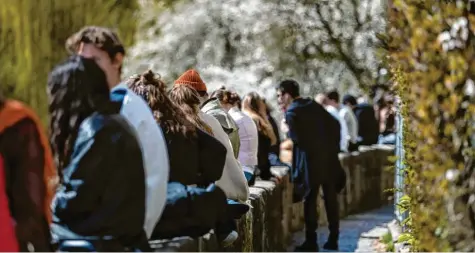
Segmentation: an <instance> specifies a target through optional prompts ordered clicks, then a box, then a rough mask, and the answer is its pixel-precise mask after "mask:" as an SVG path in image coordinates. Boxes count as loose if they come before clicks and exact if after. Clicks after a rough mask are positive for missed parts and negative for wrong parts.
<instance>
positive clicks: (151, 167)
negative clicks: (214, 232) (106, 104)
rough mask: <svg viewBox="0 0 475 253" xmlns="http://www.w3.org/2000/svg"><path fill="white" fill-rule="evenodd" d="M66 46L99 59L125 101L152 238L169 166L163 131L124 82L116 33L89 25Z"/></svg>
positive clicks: (116, 97)
mask: <svg viewBox="0 0 475 253" xmlns="http://www.w3.org/2000/svg"><path fill="white" fill-rule="evenodd" d="M66 48H67V49H68V50H69V51H70V52H71V53H73V54H76V53H77V54H79V55H80V56H83V57H85V58H92V59H94V60H95V61H96V63H97V64H98V65H99V66H100V67H101V69H102V70H103V71H104V72H105V74H106V77H107V82H108V85H109V89H111V98H112V100H114V101H117V102H120V103H121V104H122V107H121V108H120V114H122V115H123V116H124V117H125V118H126V119H127V121H128V122H129V123H130V124H131V125H132V127H133V128H134V130H135V134H136V135H137V137H138V141H139V144H140V146H141V148H142V155H143V162H144V168H145V175H146V186H147V191H146V192H147V193H146V213H145V222H144V229H145V232H146V234H147V236H148V237H149V238H150V236H151V234H152V232H153V229H154V227H155V225H156V224H157V222H158V220H159V219H160V216H161V214H162V212H163V209H164V207H165V201H166V195H167V182H168V173H169V169H170V165H169V161H168V151H167V144H166V142H165V137H164V136H163V133H162V130H161V128H160V126H158V125H157V123H156V122H155V119H154V117H153V114H152V111H151V110H150V108H149V106H148V105H147V103H146V102H145V101H144V100H143V99H142V98H141V97H140V96H138V95H137V94H135V93H134V92H132V91H131V90H130V89H128V88H127V85H126V84H125V83H123V82H121V78H120V75H121V72H122V61H123V58H124V56H125V48H124V46H123V44H122V42H121V41H120V39H119V37H118V35H117V34H116V33H115V32H113V31H112V30H110V29H108V28H105V27H98V26H87V27H84V28H83V29H81V30H80V31H79V32H77V33H75V34H73V35H72V36H71V37H69V38H68V40H67V41H66Z"/></svg>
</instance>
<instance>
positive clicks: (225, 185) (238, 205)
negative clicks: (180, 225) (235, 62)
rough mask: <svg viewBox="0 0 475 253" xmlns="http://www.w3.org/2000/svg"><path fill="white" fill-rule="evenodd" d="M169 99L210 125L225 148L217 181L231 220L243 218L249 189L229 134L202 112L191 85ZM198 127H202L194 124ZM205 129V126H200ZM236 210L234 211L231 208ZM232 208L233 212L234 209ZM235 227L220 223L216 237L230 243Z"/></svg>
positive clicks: (175, 91) (174, 91)
mask: <svg viewBox="0 0 475 253" xmlns="http://www.w3.org/2000/svg"><path fill="white" fill-rule="evenodd" d="M170 99H172V100H173V101H174V102H175V103H177V104H178V105H179V106H180V107H181V108H182V109H183V111H184V112H185V114H186V115H187V118H189V119H191V121H192V122H204V123H200V124H201V125H206V126H209V127H210V128H211V130H212V132H213V134H214V137H216V139H217V140H218V141H220V142H221V143H222V144H223V145H224V146H225V147H226V162H225V164H224V171H223V176H222V177H221V178H220V179H219V180H218V181H217V182H216V185H217V186H219V187H220V188H221V189H223V191H224V192H225V194H226V197H227V198H228V199H229V200H228V203H229V204H230V205H229V206H230V207H229V208H228V209H229V210H228V213H230V214H231V216H233V217H231V218H232V219H234V218H238V217H240V216H241V215H242V214H244V213H246V212H247V211H248V210H249V207H248V206H247V205H245V204H243V203H245V202H247V200H248V198H249V187H248V185H247V181H246V178H245V177H244V172H243V170H242V168H241V166H240V165H239V162H238V161H237V160H236V158H235V157H234V153H233V148H232V146H231V141H230V140H229V137H228V135H227V134H226V133H225V132H224V130H223V128H222V127H221V124H220V123H219V122H218V120H217V119H215V118H214V117H213V116H211V115H208V114H205V113H203V112H202V111H200V109H199V106H200V100H199V96H198V93H197V91H196V90H194V89H193V88H191V87H190V86H188V85H178V86H177V85H175V86H174V87H173V89H172V90H171V91H170ZM195 124H196V125H197V127H199V128H200V125H198V124H197V123H195ZM201 127H202V126H201ZM231 207H234V208H231ZM231 209H232V210H231ZM235 229H236V226H235V224H234V223H233V222H232V220H231V221H230V222H225V223H220V225H218V227H217V231H216V232H217V236H218V238H219V240H221V241H222V242H223V243H224V244H226V245H227V244H229V243H231V242H233V241H235V240H236V239H237V232H236V231H235Z"/></svg>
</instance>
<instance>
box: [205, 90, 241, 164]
mask: <svg viewBox="0 0 475 253" xmlns="http://www.w3.org/2000/svg"><path fill="white" fill-rule="evenodd" d="M201 111H202V112H204V113H206V114H208V115H211V116H213V117H214V118H216V119H217V120H218V122H219V123H220V124H221V127H222V128H223V130H224V132H226V133H227V134H228V137H229V140H230V141H231V145H232V146H233V152H234V157H235V158H238V154H239V147H240V140H239V133H238V130H239V128H238V126H237V124H236V122H235V121H234V120H233V118H231V116H230V115H229V114H228V113H227V112H226V111H225V110H224V109H223V107H222V106H221V104H220V103H219V100H218V99H217V98H210V99H208V100H207V101H206V102H204V103H203V105H202V106H201Z"/></svg>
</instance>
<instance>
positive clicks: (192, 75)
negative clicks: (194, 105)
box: [175, 69, 207, 92]
mask: <svg viewBox="0 0 475 253" xmlns="http://www.w3.org/2000/svg"><path fill="white" fill-rule="evenodd" d="M180 84H185V85H189V86H191V87H193V88H194V89H195V90H196V91H204V92H206V91H207V89H206V84H205V83H204V82H203V80H201V77H200V74H198V72H197V71H196V70H194V69H190V70H187V71H186V72H185V73H183V75H181V76H180V77H179V78H178V79H177V80H176V81H175V85H180Z"/></svg>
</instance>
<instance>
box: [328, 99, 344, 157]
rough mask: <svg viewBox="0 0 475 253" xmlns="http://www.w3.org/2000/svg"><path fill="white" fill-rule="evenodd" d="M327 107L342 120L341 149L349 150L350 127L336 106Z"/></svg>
mask: <svg viewBox="0 0 475 253" xmlns="http://www.w3.org/2000/svg"><path fill="white" fill-rule="evenodd" d="M325 109H327V111H328V112H329V113H330V114H331V115H332V116H333V117H334V118H335V119H337V120H338V122H340V149H341V151H343V152H348V127H347V126H346V122H345V121H344V120H343V119H342V118H341V117H340V113H339V112H338V109H336V108H335V107H333V106H326V107H325Z"/></svg>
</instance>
